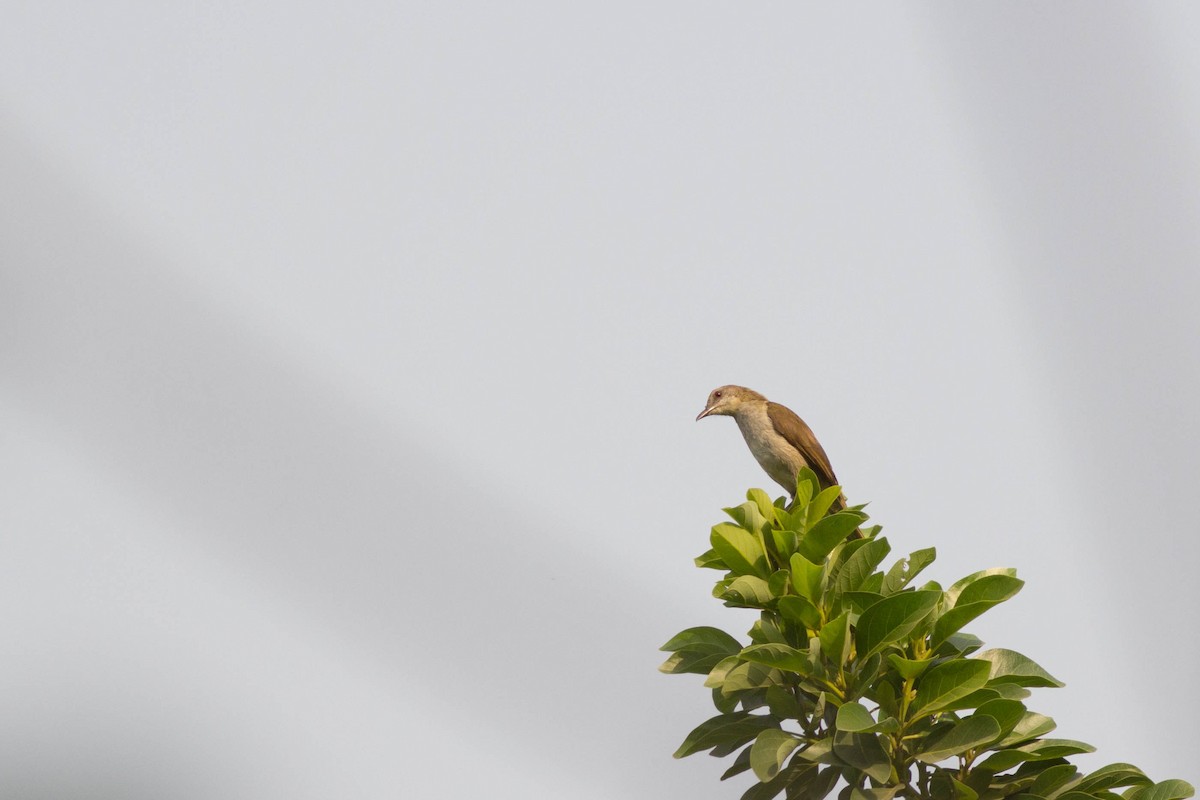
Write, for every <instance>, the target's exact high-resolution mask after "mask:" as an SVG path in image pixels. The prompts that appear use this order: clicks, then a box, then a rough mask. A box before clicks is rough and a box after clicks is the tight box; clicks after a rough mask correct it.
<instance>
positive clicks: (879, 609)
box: [827, 517, 942, 658]
mask: <svg viewBox="0 0 1200 800" xmlns="http://www.w3.org/2000/svg"><path fill="white" fill-rule="evenodd" d="M827 519H832V517H828V518H827ZM941 596H942V595H941V592H901V593H900V594H894V595H891V596H889V597H885V598H883V599H882V600H880V601H879V602H878V603H876V604H875V605H873V606H871V607H870V608H868V609H867V610H866V611H864V612H862V616H861V617H859V620H858V630H857V631H856V636H855V638H856V644H857V645H858V657H859V658H866V657H867V656H869V655H872V654H874V653H876V652H878V651H879V650H882V649H883V648H884V647H885V646H887V645H889V644H891V643H892V642H897V641H900V640H901V639H903V638H904V637H906V636H908V634H909V633H911V632H912V631H913V629H914V628H916V627H917V625H919V624H920V622H921V620H923V619H925V617H926V616H928V615H929V613H930V612H931V611H932V610H933V609H934V607H936V606H937V604H938V601H939V600H940V599H941Z"/></svg>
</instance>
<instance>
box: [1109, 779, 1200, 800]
mask: <svg viewBox="0 0 1200 800" xmlns="http://www.w3.org/2000/svg"><path fill="white" fill-rule="evenodd" d="M1195 793H1196V790H1195V789H1193V788H1192V785H1191V784H1190V783H1188V782H1187V781H1180V780H1169V781H1159V782H1158V783H1155V784H1153V785H1151V786H1144V787H1142V788H1140V789H1135V790H1134V791H1133V793H1132V794H1126V795H1125V800H1185V798H1188V797H1191V796H1192V795H1194V794H1195Z"/></svg>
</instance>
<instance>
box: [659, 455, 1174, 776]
mask: <svg viewBox="0 0 1200 800" xmlns="http://www.w3.org/2000/svg"><path fill="white" fill-rule="evenodd" d="M840 494H841V489H840V488H839V487H837V486H834V487H829V488H827V489H825V490H823V491H821V490H819V484H818V481H817V477H816V475H815V474H813V473H812V472H811V471H809V470H804V471H802V472H801V473H800V476H799V478H798V486H797V492H796V496H795V500H794V502H793V503H792V504H791V505H790V506H785V504H784V500H783V498H780V499H779V500H776V501H775V502H772V501H771V499H770V498H769V497H768V496H767V494H766V493H765V492H763V491H762V490H759V489H751V490H750V491H749V492H748V493H747V502H745V503H743V504H741V505H740V506H737V507H735V508H727V509H725V512H726V513H727V514H728V515H729V517H730V518H731V519H732V522H722V523H719V524H717V525H715V526H714V527H713V528H712V533H711V536H710V542H711V549H710V550H708V551H707V552H705V553H704V554H703V555H701V556H699V557H698V558H697V559H696V565H697V566H699V567H703V568H707V569H715V570H719V571H721V572H723V573H724V575H723V577H722V578H720V579H719V580H718V581H717V582H716V585H715V587H714V588H713V595H714V596H715V597H717V598H718V599H720V600H722V601H723V602H724V603H725V605H727V606H733V607H741V608H752V609H757V610H759V612H760V616H759V619H758V620H757V621H756V622H755V623H754V625H753V626H752V627H751V629H750V631H749V643H747V644H743V643H742V642H740V641H739V640H737V639H736V638H734V637H733V636H731V635H729V634H728V633H725V632H724V631H721V630H718V629H717V628H712V627H696V628H689V629H687V630H685V631H683V632H681V633H680V634H679V635H677V636H675V637H673V638H672V639H671V640H670V641H669V642H667V643H666V644H665V645H663V647H662V649H663V650H665V651H668V652H670V653H671V655H670V657H669V658H668V659H667V660H666V661H665V662H664V663H663V664H662V666H661V667H660V669H661V670H662V671H663V672H667V673H697V674H701V675H705V676H707V677H706V679H705V682H704V685H705V686H706V687H708V688H710V689H711V690H712V700H713V704H714V705H715V706H716V710H717V712H718V713H717V714H716V715H715V716H713V717H712V718H710V719H708V720H706V721H705V722H703V723H701V724H700V725H698V726H697V727H696V728H695V729H694V730H693V731H692V732H691V733H689V734H688V735H687V737H686V738H685V739H684V741H683V744H681V745H680V746H679V749H678V750H677V751H676V753H675V757H676V758H681V757H684V756H689V755H692V754H693V753H698V752H702V751H705V750H707V751H709V752H710V753H711V754H712V755H714V756H718V757H722V756H729V755H734V756H735V757H734V760H733V764H732V766H730V767H729V769H728V770H727V771H726V772H725V774H724V775H723V776H722V780H724V779H726V778H729V777H731V776H734V775H738V774H741V773H744V772H747V771H753V773H754V775H755V776H756V777H757V778H758V781H759V782H758V783H756V784H754V785H752V786H751V787H750V789H749V790H748V791H746V792H745V794H744V795H743V796H742V797H743V800H767V798H772V797H776V796H778V795H780V794H783V795H784V796H785V797H786V798H788V800H820V798H823V797H825V796H827V795H828V794H829V793H831V792H832V791H833V790H834V789H835V788H836V787H837V786H839V785H841V786H842V787H843V788H842V789H841V791H840V793H839V798H840V799H841V800H890V799H891V798H893V797H908V798H928V799H929V800H1000V798H1013V800H1183V798H1187V797H1191V796H1192V794H1193V789H1192V787H1191V786H1190V785H1189V784H1187V783H1185V782H1183V781H1163V782H1160V783H1154V782H1152V781H1151V780H1150V779H1149V778H1148V777H1146V775H1145V774H1143V773H1142V772H1141V770H1139V769H1138V768H1137V767H1134V766H1132V765H1130V764H1119V763H1118V764H1110V765H1108V766H1106V767H1102V768H1101V769H1098V770H1095V771H1093V772H1091V773H1089V774H1083V773H1081V772H1080V771H1079V770H1078V769H1076V767H1075V766H1074V765H1072V764H1071V763H1070V762H1069V761H1068V758H1069V757H1070V756H1073V755H1076V754H1079V753H1086V752H1091V751H1092V750H1093V749H1094V748H1092V747H1091V746H1090V745H1088V744H1085V743H1083V742H1079V741H1074V740H1070V739H1055V738H1047V734H1049V733H1051V732H1052V731H1053V730H1054V728H1055V723H1054V721H1053V720H1052V719H1050V718H1049V717H1046V716H1043V715H1041V714H1038V713H1036V712H1034V711H1031V710H1029V708H1028V707H1027V706H1026V704H1025V700H1026V699H1027V698H1028V697H1029V695H1030V689H1032V688H1036V687H1060V686H1062V685H1063V684H1062V683H1061V682H1060V681H1058V680H1057V679H1055V678H1054V677H1053V676H1051V675H1050V674H1049V673H1048V672H1046V671H1045V670H1044V669H1042V668H1041V667H1040V666H1038V665H1037V664H1036V663H1034V662H1033V661H1032V660H1031V659H1029V658H1026V657H1025V656H1023V655H1021V654H1020V653H1016V652H1013V651H1011V650H1003V649H993V650H987V651H984V652H979V650H980V648H981V647H982V644H983V643H982V642H981V641H980V640H979V639H978V638H977V637H975V636H972V635H971V634H969V633H965V632H964V631H963V630H962V629H963V627H964V626H965V625H967V624H968V623H969V622H971V621H972V620H974V619H975V618H976V617H978V616H979V615H980V614H983V613H984V612H986V611H987V610H988V609H990V608H992V607H993V606H995V605H997V604H999V603H1002V602H1004V601H1005V600H1008V599H1009V598H1011V597H1012V596H1013V595H1015V594H1016V593H1017V592H1018V591H1020V589H1021V587H1022V586H1023V585H1024V584H1023V582H1022V581H1021V580H1019V579H1018V578H1017V577H1016V574H1015V570H1012V569H989V570H984V571H982V572H977V573H975V574H973V575H968V576H967V577H965V578H963V579H962V580H959V581H957V582H955V583H954V584H953V585H951V586H950V587H948V588H943V587H942V586H940V585H939V584H937V583H936V582H933V581H930V582H927V583H924V584H923V585H920V586H915V585H914V580H915V579H916V578H917V576H918V575H919V574H920V573H921V572H922V571H923V570H924V569H925V568H926V567H928V566H929V565H930V564H931V563H932V562H933V560H934V558H935V555H936V553H935V551H934V550H933V549H932V548H930V549H926V550H917V551H916V552H913V553H910V554H909V555H908V556H906V557H904V558H900V559H898V560H896V561H894V562H893V563H892V564H891V565H890V566H887V567H886V568H885V567H884V562H885V561H886V560H887V558H888V556H889V554H890V551H891V547H890V545H889V544H888V541H887V539H886V538H884V537H881V536H880V535H879V527H878V526H875V527H870V528H867V527H864V523H865V522H866V521H867V515H866V514H865V513H864V512H863V510H862V507H861V506H857V507H852V508H848V509H838V508H836V507H835V503H836V501H837V499H838V497H839V496H840ZM855 531H861V533H862V535H861V537H860V538H848V537H851V536H852V535H854V532H855Z"/></svg>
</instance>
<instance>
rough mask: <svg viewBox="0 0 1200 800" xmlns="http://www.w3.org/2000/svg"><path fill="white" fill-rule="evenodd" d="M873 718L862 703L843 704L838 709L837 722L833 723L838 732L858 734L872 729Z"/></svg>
mask: <svg viewBox="0 0 1200 800" xmlns="http://www.w3.org/2000/svg"><path fill="white" fill-rule="evenodd" d="M874 725H875V718H874V717H872V716H871V712H870V711H867V707H866V706H864V705H863V704H862V703H855V702H849V703H843V704H842V707H841V708H839V709H838V712H837V721H836V722H835V723H834V727H836V728H837V729H838V730H839V731H846V732H847V733H858V732H859V731H865V730H867V729H868V728H871V727H874Z"/></svg>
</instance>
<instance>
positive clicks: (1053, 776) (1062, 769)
mask: <svg viewBox="0 0 1200 800" xmlns="http://www.w3.org/2000/svg"><path fill="white" fill-rule="evenodd" d="M1078 778H1079V770H1077V769H1076V768H1075V765H1074V764H1056V765H1055V766H1053V767H1048V768H1046V769H1044V770H1042V771H1041V772H1039V773H1038V776H1037V778H1036V779H1035V780H1034V781H1033V783H1032V784H1030V786H1029V788H1028V789H1027V790H1026V792H1027V793H1028V794H1035V795H1037V796H1039V797H1045V798H1048V800H1053V798H1054V797H1056V796H1058V795H1060V794H1062V793H1063V792H1064V791H1066V790H1067V789H1069V788H1071V787H1072V785H1073V784H1075V783H1077V782H1078ZM1084 797H1088V795H1086V794H1085V795H1084ZM1089 800H1093V799H1092V798H1089Z"/></svg>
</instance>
